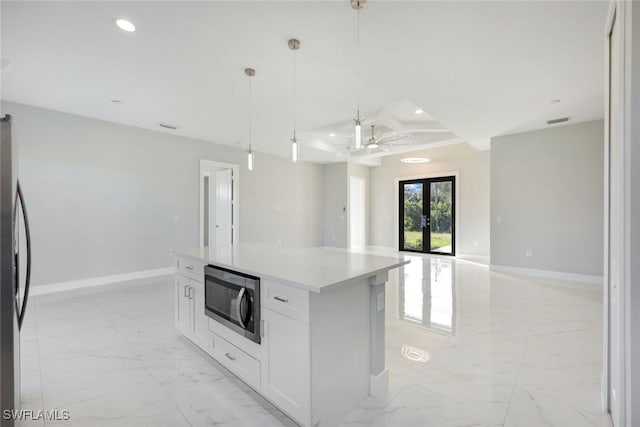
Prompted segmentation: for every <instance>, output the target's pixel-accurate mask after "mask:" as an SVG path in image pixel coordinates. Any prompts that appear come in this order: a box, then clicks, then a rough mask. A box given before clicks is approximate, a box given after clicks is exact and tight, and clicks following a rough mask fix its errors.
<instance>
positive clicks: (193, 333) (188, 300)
mask: <svg viewBox="0 0 640 427" xmlns="http://www.w3.org/2000/svg"><path fill="white" fill-rule="evenodd" d="M175 296H176V303H175V324H176V328H178V330H179V331H180V332H181V333H182V334H183V335H184V336H186V337H187V338H189V339H191V340H192V341H195V342H196V343H197V344H200V342H199V340H200V338H204V337H205V336H206V332H207V329H208V322H207V317H205V315H204V283H203V282H199V281H196V280H193V279H189V278H187V277H184V276H182V275H181V274H176V275H175Z"/></svg>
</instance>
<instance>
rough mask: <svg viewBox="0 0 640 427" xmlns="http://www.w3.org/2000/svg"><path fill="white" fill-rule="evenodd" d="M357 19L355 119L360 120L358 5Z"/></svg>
mask: <svg viewBox="0 0 640 427" xmlns="http://www.w3.org/2000/svg"><path fill="white" fill-rule="evenodd" d="M357 13H358V17H357V25H356V27H357V37H356V41H357V51H356V62H357V65H356V106H357V119H358V120H360V4H358V10H357Z"/></svg>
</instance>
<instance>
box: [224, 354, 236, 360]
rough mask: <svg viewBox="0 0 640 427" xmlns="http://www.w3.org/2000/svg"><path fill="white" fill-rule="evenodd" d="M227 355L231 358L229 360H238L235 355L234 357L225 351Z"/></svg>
mask: <svg viewBox="0 0 640 427" xmlns="http://www.w3.org/2000/svg"><path fill="white" fill-rule="evenodd" d="M225 356H227V359H229V360H236V358H235V357H233V356H232V355H231V353H225Z"/></svg>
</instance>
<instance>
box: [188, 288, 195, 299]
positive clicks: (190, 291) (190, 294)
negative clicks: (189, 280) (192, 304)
mask: <svg viewBox="0 0 640 427" xmlns="http://www.w3.org/2000/svg"><path fill="white" fill-rule="evenodd" d="M193 290H194V289H193V286H189V299H193Z"/></svg>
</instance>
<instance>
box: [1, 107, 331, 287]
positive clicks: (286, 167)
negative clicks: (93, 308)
mask: <svg viewBox="0 0 640 427" xmlns="http://www.w3.org/2000/svg"><path fill="white" fill-rule="evenodd" d="M2 109H3V112H4V113H9V114H12V115H13V116H14V120H15V121H14V135H15V140H16V141H17V143H18V146H19V150H20V157H19V175H20V180H21V183H22V187H23V190H24V193H25V198H26V202H27V207H28V209H29V217H30V221H31V228H32V234H33V236H32V239H33V259H34V267H33V268H34V269H33V284H34V285H39V284H45V283H47V284H48V283H55V282H61V281H69V280H77V279H84V278H90V277H97V276H104V275H112V274H122V273H127V272H133V271H140V270H148V269H156V268H162V267H167V266H170V265H171V258H170V256H169V250H170V249H171V248H180V247H193V246H197V245H198V228H199V224H198V221H199V215H198V212H199V206H198V205H199V187H198V173H199V172H198V171H199V161H200V159H209V160H215V161H221V162H228V163H236V164H239V165H240V167H241V170H240V241H241V242H271V243H277V242H278V241H282V243H283V244H292V245H320V244H322V222H321V214H320V212H321V211H322V196H321V195H322V179H323V175H322V166H320V165H315V164H311V163H304V162H301V163H298V164H291V163H290V162H289V161H288V160H287V159H284V158H278V157H274V156H270V155H266V154H262V153H257V154H256V170H255V171H253V172H248V171H247V170H246V157H245V153H244V151H242V150H239V149H236V148H233V147H227V146H223V145H217V144H212V143H208V142H204V141H197V140H193V139H188V138H183V137H179V136H174V135H171V134H167V133H162V132H153V131H148V130H144V129H139V128H135V127H130V126H123V125H118V124H114V123H109V122H105V121H100V120H94V119H89V118H84V117H80V116H75V115H70V114H65V113H60V112H55V111H51V110H44V109H40V108H35V107H31V106H26V105H21V104H14V103H9V102H3V104H2ZM175 220H177V222H175Z"/></svg>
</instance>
